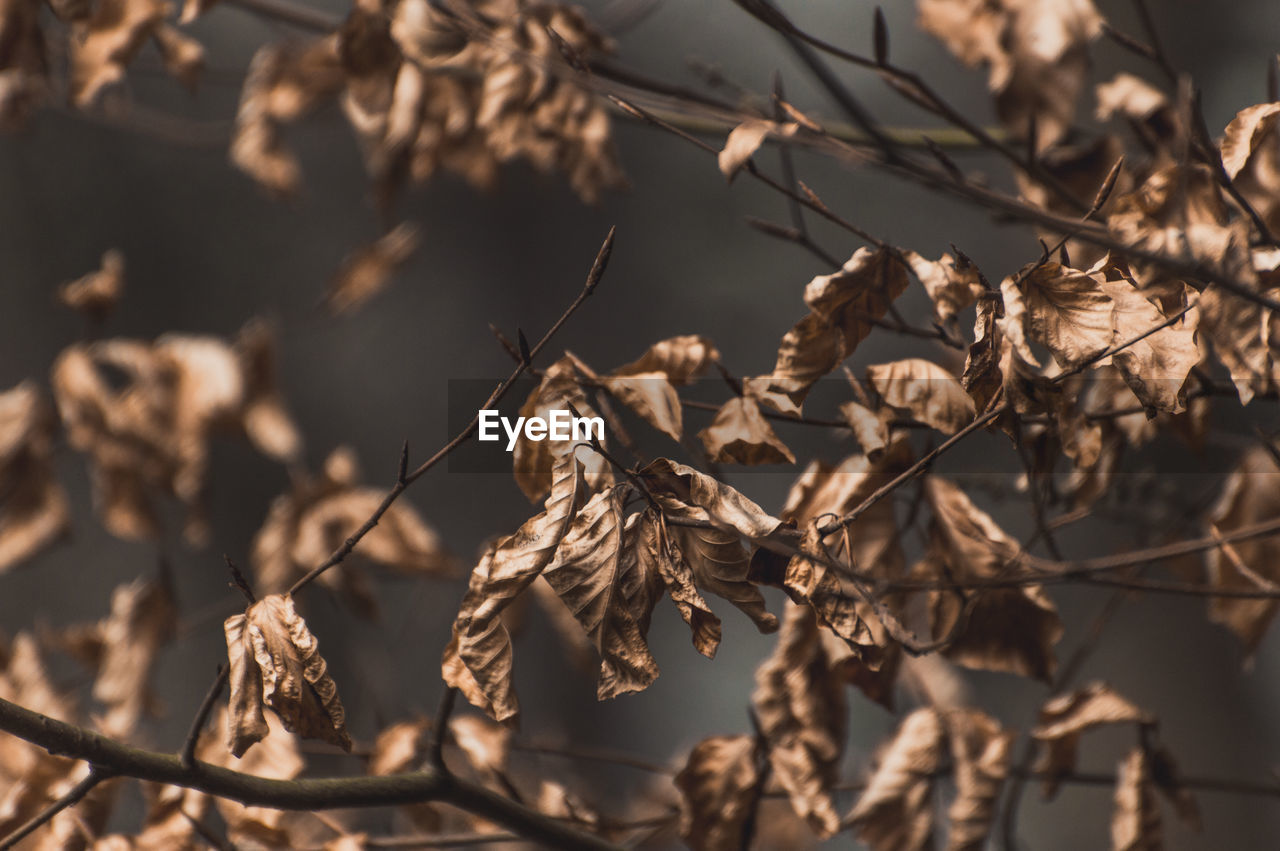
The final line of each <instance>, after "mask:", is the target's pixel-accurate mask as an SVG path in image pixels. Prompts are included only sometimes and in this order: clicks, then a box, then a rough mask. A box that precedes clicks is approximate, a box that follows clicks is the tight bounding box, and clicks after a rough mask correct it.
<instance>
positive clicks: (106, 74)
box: [70, 0, 168, 108]
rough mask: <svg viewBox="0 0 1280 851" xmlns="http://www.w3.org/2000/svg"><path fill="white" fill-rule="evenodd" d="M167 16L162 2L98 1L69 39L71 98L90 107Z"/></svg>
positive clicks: (140, 0) (119, 74)
mask: <svg viewBox="0 0 1280 851" xmlns="http://www.w3.org/2000/svg"><path fill="white" fill-rule="evenodd" d="M167 14H168V7H167V6H166V5H165V3H164V2H162V0H99V2H97V3H96V4H94V6H93V12H92V13H91V14H90V15H89V17H88V18H87V19H86V20H84V21H82V22H79V23H78V24H76V25H75V30H76V35H75V37H74V38H72V39H71V42H70V47H71V98H72V100H73V101H75V104H76V106H78V107H81V108H84V107H87V106H90V105H91V104H93V103H94V102H95V101H96V100H97V99H98V96H99V95H100V94H101V93H102V90H103V89H105V88H106V87H107V86H111V85H114V84H116V83H118V82H120V81H121V80H123V79H124V75H125V70H126V68H127V66H128V65H129V63H130V62H132V61H133V57H134V56H136V55H137V53H138V51H139V50H141V49H142V46H143V45H144V44H146V42H147V39H149V38H150V37H151V36H152V35H153V34H154V33H155V31H156V30H157V28H159V27H160V26H161V25H162V24H163V22H164V19H165V15H167Z"/></svg>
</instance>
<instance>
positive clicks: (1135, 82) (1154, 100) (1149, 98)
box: [1095, 71, 1169, 121]
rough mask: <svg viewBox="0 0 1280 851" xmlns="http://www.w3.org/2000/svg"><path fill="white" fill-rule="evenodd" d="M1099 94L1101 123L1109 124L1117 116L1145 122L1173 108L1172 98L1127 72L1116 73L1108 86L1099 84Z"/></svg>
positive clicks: (1098, 113) (1106, 83) (1097, 92)
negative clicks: (1168, 108)
mask: <svg viewBox="0 0 1280 851" xmlns="http://www.w3.org/2000/svg"><path fill="white" fill-rule="evenodd" d="M1095 94H1096V95H1097V100H1098V112H1097V118H1098V120H1099V121H1106V120H1107V119H1108V118H1111V117H1113V116H1115V115H1124V116H1127V117H1129V118H1136V119H1138V120H1143V119H1146V118H1150V117H1151V116H1152V115H1153V114H1154V113H1155V112H1157V111H1158V110H1161V109H1164V108H1166V107H1167V106H1168V105H1169V97H1168V95H1166V94H1165V93H1164V92H1162V91H1160V90H1159V89H1157V88H1156V87H1155V86H1153V85H1151V84H1150V83H1148V82H1147V81H1146V80H1144V79H1142V78H1141V77H1137V76H1135V75H1133V74H1130V73H1128V72H1127V71H1122V72H1120V73H1119V74H1116V75H1115V76H1114V77H1112V78H1111V79H1110V80H1109V81H1107V82H1105V83H1099V84H1098V86H1097V90H1096V92H1095Z"/></svg>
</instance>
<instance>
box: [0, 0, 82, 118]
mask: <svg viewBox="0 0 1280 851" xmlns="http://www.w3.org/2000/svg"><path fill="white" fill-rule="evenodd" d="M41 5H42V4H40V3H39V2H38V0H9V2H6V3H5V4H3V6H0V30H3V32H4V41H5V45H6V46H5V54H4V56H3V58H0V131H4V132H11V131H15V130H20V129H22V128H23V127H24V126H25V125H26V123H27V119H28V118H30V116H31V113H32V111H33V110H34V109H35V108H36V107H37V106H39V105H40V104H41V103H42V102H43V101H44V99H45V96H46V95H47V94H48V92H49V79H48V74H49V60H48V49H47V42H46V39H45V34H44V32H43V30H42V29H41V26H40V14H41ZM51 5H53V6H54V7H55V9H56V7H57V4H56V3H55V4H51ZM84 11H85V12H86V13H87V11H88V10H87V9H85V10H84Z"/></svg>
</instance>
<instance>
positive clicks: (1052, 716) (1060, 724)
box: [1031, 682, 1155, 798]
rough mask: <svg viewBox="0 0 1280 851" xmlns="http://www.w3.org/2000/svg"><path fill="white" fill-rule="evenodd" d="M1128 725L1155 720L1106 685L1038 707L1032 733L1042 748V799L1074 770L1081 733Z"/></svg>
mask: <svg viewBox="0 0 1280 851" xmlns="http://www.w3.org/2000/svg"><path fill="white" fill-rule="evenodd" d="M1128 723H1133V724H1142V725H1149V724H1154V723H1155V718H1154V717H1153V716H1152V715H1150V714H1149V713H1147V712H1145V711H1143V710H1142V709H1139V708H1138V707H1137V706H1136V705H1134V704H1133V703H1131V702H1130V701H1129V700H1128V699H1126V698H1124V697H1122V696H1121V695H1119V694H1117V693H1116V692H1115V691H1114V690H1113V689H1112V688H1111V687H1110V686H1108V685H1107V684H1106V683H1101V682H1092V683H1089V684H1088V685H1086V686H1084V687H1083V688H1080V689H1077V690H1076V691H1073V692H1070V693H1068V694H1062V695H1058V696H1057V697H1053V698H1051V699H1049V700H1048V701H1046V702H1045V704H1044V705H1043V706H1042V707H1040V723H1039V725H1037V726H1036V728H1035V729H1034V730H1032V731H1031V735H1032V737H1033V738H1035V739H1036V740H1037V741H1039V742H1041V743H1043V744H1044V747H1045V750H1044V756H1043V757H1042V759H1041V761H1040V764H1039V766H1038V770H1039V771H1041V772H1043V773H1044V774H1045V775H1046V777H1045V780H1044V794H1045V797H1046V798H1048V797H1052V796H1053V795H1055V794H1056V793H1057V791H1058V786H1059V784H1060V783H1061V778H1062V777H1063V776H1065V775H1067V774H1070V773H1071V772H1072V771H1074V770H1075V767H1076V747H1077V745H1078V744H1079V742H1080V734H1081V733H1084V732H1086V731H1088V730H1091V729H1093V728H1094V727H1097V726H1100V725H1103V724H1128Z"/></svg>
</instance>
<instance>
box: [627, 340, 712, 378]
mask: <svg viewBox="0 0 1280 851" xmlns="http://www.w3.org/2000/svg"><path fill="white" fill-rule="evenodd" d="M719 360H720V352H719V350H718V349H716V347H715V344H714V343H712V342H711V341H710V340H708V339H707V338H706V337H703V336H702V335H701V334H685V335H683V336H679V337H670V338H668V339H666V340H659V341H658V342H656V343H654V344H653V345H652V346H650V347H649V348H648V350H646V351H645V353H644V354H643V355H641V356H640V357H639V359H637V360H634V361H632V362H631V363H629V364H627V365H625V366H620V367H618V368H617V369H615V370H614V371H613V375H642V374H645V373H650V372H661V373H663V374H664V375H666V377H667V381H669V382H671V383H672V384H674V385H676V386H677V387H680V386H683V385H685V384H688V383H689V382H691V381H693V380H694V379H695V378H697V377H698V376H700V375H702V374H703V373H704V372H706V371H707V368H708V367H710V366H711V364H713V363H718V362H719Z"/></svg>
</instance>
